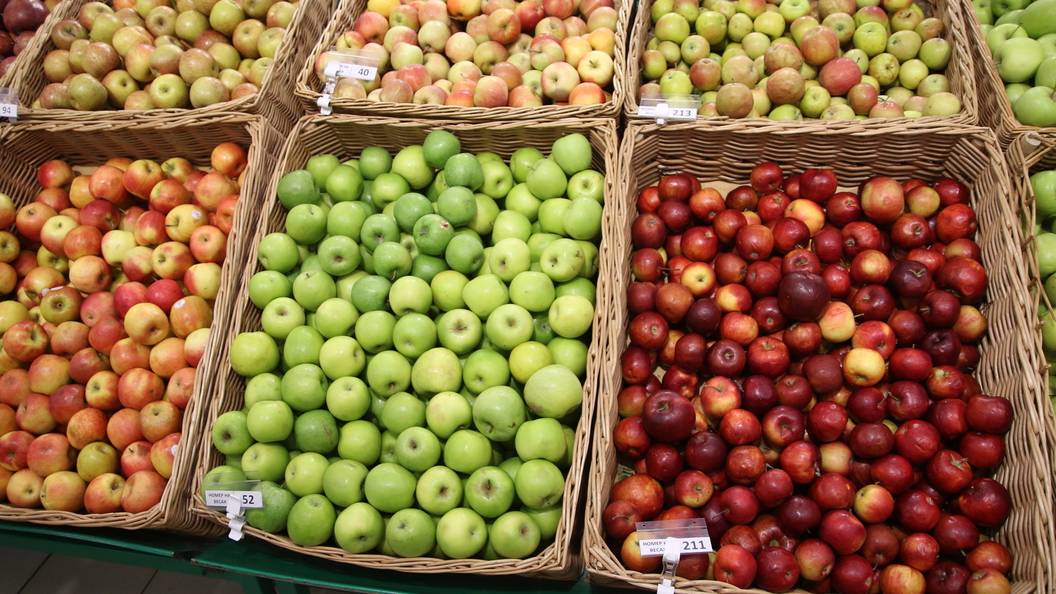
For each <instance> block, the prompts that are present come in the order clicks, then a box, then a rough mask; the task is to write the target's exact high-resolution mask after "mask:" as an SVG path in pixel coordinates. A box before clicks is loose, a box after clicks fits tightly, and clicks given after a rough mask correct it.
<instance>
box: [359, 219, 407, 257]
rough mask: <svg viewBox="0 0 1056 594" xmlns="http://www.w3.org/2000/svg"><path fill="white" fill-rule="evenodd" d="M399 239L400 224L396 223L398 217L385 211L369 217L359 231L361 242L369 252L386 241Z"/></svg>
mask: <svg viewBox="0 0 1056 594" xmlns="http://www.w3.org/2000/svg"><path fill="white" fill-rule="evenodd" d="M399 239H400V226H399V225H398V224H397V223H396V219H394V218H392V217H391V216H389V215H387V214H384V213H378V214H372V215H370V216H369V217H367V218H366V220H365V221H363V227H362V228H361V229H360V231H359V244H360V245H361V246H363V247H365V248H366V249H367V251H369V252H373V251H374V249H375V248H376V247H378V246H379V245H381V244H383V243H385V242H386V241H399Z"/></svg>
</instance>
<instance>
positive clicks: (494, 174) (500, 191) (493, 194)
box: [480, 161, 514, 200]
mask: <svg viewBox="0 0 1056 594" xmlns="http://www.w3.org/2000/svg"><path fill="white" fill-rule="evenodd" d="M481 169H482V171H483V174H484V183H483V184H481V186H480V192H481V193H482V194H484V195H485V196H488V197H489V198H492V199H495V200H500V199H502V198H505V197H506V195H507V194H509V193H510V189H511V188H513V185H514V181H513V172H512V171H510V168H509V167H507V166H506V164H505V163H503V162H502V161H488V162H487V163H484V164H483V165H481Z"/></svg>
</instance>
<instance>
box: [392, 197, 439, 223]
mask: <svg viewBox="0 0 1056 594" xmlns="http://www.w3.org/2000/svg"><path fill="white" fill-rule="evenodd" d="M432 213H433V203H432V202H430V201H429V199H428V198H426V197H425V196H424V195H422V194H419V193H417V192H407V193H405V194H403V195H402V196H400V197H399V198H398V199H397V200H396V203H395V205H394V206H393V218H395V219H396V223H397V224H398V225H399V226H400V229H402V230H403V231H405V232H408V233H410V232H411V231H412V230H413V229H414V224H415V223H417V222H418V219H420V218H422V217H423V216H425V215H427V214H432Z"/></svg>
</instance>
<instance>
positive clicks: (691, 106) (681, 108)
mask: <svg viewBox="0 0 1056 594" xmlns="http://www.w3.org/2000/svg"><path fill="white" fill-rule="evenodd" d="M699 111H700V95H675V94H666V95H665V94H660V93H646V94H644V95H642V97H641V99H640V100H639V102H638V117H640V118H649V119H654V120H656V123H657V124H660V125H663V124H666V123H667V121H668V120H682V121H690V122H692V121H695V120H696V119H697V113H698V112H699Z"/></svg>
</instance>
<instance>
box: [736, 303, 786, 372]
mask: <svg viewBox="0 0 1056 594" xmlns="http://www.w3.org/2000/svg"><path fill="white" fill-rule="evenodd" d="M732 315H735V314H732V313H731V314H727V316H726V317H729V316H732ZM723 319H724V320H725V318H723ZM748 319H752V318H750V317H749V318H748ZM752 321H753V322H754V320H752ZM746 359H747V366H748V371H749V372H750V373H753V374H759V375H765V376H767V377H772V378H777V377H778V376H780V375H782V374H784V373H785V372H786V371H788V365H789V362H790V356H789V352H788V347H786V346H785V343H783V342H781V341H780V340H778V339H776V338H772V337H769V336H760V337H758V338H756V339H754V340H752V342H751V344H749V345H748V352H747V356H746Z"/></svg>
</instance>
